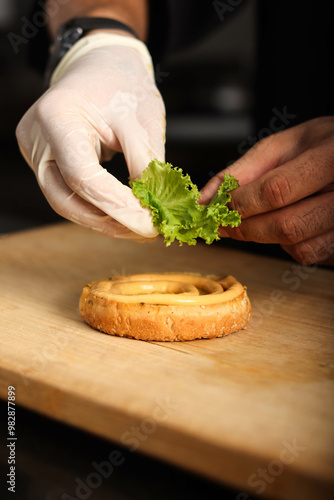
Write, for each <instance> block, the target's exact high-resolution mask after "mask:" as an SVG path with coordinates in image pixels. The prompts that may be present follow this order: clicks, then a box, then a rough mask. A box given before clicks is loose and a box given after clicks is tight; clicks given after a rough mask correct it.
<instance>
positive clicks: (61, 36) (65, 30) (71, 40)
mask: <svg viewBox="0 0 334 500" xmlns="http://www.w3.org/2000/svg"><path fill="white" fill-rule="evenodd" d="M96 29H119V30H122V31H126V32H127V33H130V34H131V35H133V36H134V37H136V38H138V39H139V37H138V35H137V34H136V33H135V32H134V31H133V30H132V29H131V28H130V27H129V26H127V25H126V24H124V23H121V22H120V21H116V19H108V18H104V17H76V18H74V19H71V20H70V21H67V22H66V23H65V24H62V25H61V26H60V27H59V28H58V31H57V35H56V38H55V40H54V43H53V46H52V48H51V53H50V57H49V60H48V62H47V66H46V71H45V84H46V85H47V86H48V85H49V82H50V78H51V75H52V73H53V71H54V69H55V67H56V66H57V64H58V63H59V61H61V59H62V58H63V57H64V55H65V54H66V52H67V51H68V50H69V49H70V48H71V47H72V46H73V45H74V44H75V43H76V42H77V41H78V40H80V38H81V37H83V36H84V35H85V34H87V33H88V32H89V31H92V30H96Z"/></svg>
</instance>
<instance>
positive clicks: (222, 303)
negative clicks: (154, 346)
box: [79, 273, 251, 341]
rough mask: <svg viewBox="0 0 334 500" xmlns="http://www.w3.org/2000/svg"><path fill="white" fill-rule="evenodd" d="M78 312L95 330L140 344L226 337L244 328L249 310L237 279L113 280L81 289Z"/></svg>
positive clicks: (151, 276)
mask: <svg viewBox="0 0 334 500" xmlns="http://www.w3.org/2000/svg"><path fill="white" fill-rule="evenodd" d="M79 308H80V313H81V316H82V318H83V319H84V321H85V322H86V323H88V325H90V326H91V327H93V328H95V329H97V330H100V331H102V332H105V333H109V334H111V335H119V336H121V337H132V338H135V339H139V340H157V341H176V340H194V339H200V338H207V339H209V338H213V337H222V336H224V335H228V334H230V333H233V332H236V331H237V330H240V329H242V328H245V327H246V325H247V323H248V321H249V318H250V316H251V304H250V301H249V298H248V296H247V292H246V287H243V286H242V285H241V284H240V283H239V282H238V281H237V280H236V279H235V278H233V276H226V277H225V278H218V277H214V278H206V277H202V276H200V275H195V274H176V273H165V274H137V275H127V276H113V277H112V278H110V279H107V280H101V281H95V282H93V283H91V284H89V285H86V286H85V287H84V288H83V291H82V294H81V297H80V302H79Z"/></svg>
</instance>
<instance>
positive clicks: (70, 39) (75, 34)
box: [59, 26, 84, 60]
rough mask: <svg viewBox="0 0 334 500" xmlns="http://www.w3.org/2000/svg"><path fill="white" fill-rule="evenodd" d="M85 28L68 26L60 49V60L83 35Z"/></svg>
mask: <svg viewBox="0 0 334 500" xmlns="http://www.w3.org/2000/svg"><path fill="white" fill-rule="evenodd" d="M83 32H84V30H83V29H82V28H80V27H79V26H77V27H75V28H67V29H66V30H65V31H64V34H63V36H62V41H61V47H60V51H59V60H60V59H61V58H62V57H63V56H64V55H65V54H66V52H67V51H68V50H69V49H70V48H71V47H72V45H74V44H75V42H77V41H78V40H79V39H80V38H81V37H82V35H83Z"/></svg>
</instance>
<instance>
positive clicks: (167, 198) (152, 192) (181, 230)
mask: <svg viewBox="0 0 334 500" xmlns="http://www.w3.org/2000/svg"><path fill="white" fill-rule="evenodd" d="M130 186H131V188H132V191H133V193H134V195H135V196H137V198H139V199H140V201H141V204H142V206H143V207H145V208H150V209H151V210H152V221H153V224H154V226H155V227H156V228H157V231H158V232H159V233H160V234H162V235H163V236H164V238H165V243H166V246H169V245H170V244H171V243H172V242H173V241H174V240H178V242H179V244H180V245H182V244H183V243H188V245H196V238H203V240H204V241H205V242H206V243H208V244H211V243H212V242H213V241H214V240H219V234H218V228H219V226H227V225H229V226H231V227H235V226H238V225H239V224H240V223H241V218H240V215H239V213H238V212H237V211H236V210H229V208H228V207H227V206H226V204H227V203H229V202H230V201H231V195H230V194H229V192H230V191H232V190H233V189H236V188H237V187H238V181H237V180H236V179H235V178H234V177H232V176H231V175H227V174H226V175H225V176H224V181H223V182H222V184H221V185H220V187H219V189H218V192H217V194H216V195H215V196H214V197H213V198H212V200H211V202H210V203H209V205H200V204H199V203H198V201H197V200H198V199H199V198H200V194H199V191H198V188H197V186H196V185H195V184H193V183H192V181H191V179H190V176H189V175H188V174H183V172H182V169H181V168H178V167H173V166H172V165H171V164H170V163H163V162H160V161H158V160H156V159H155V160H152V161H151V162H150V163H149V165H148V167H147V168H146V169H145V170H144V171H143V173H142V176H141V179H136V180H135V181H130Z"/></svg>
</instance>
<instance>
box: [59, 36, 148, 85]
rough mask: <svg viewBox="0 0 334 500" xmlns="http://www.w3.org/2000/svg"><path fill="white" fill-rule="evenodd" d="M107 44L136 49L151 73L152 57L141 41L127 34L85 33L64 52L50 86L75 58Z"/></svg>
mask: <svg viewBox="0 0 334 500" xmlns="http://www.w3.org/2000/svg"><path fill="white" fill-rule="evenodd" d="M108 45H121V46H122V47H131V48H133V49H134V50H136V51H137V52H138V53H139V54H140V55H141V56H142V58H143V59H144V62H145V65H146V68H147V69H148V71H149V72H150V73H151V74H152V75H153V64H152V59H151V56H150V53H149V51H148V50H147V47H146V45H145V44H144V43H143V42H141V41H140V40H137V39H135V38H132V37H129V36H124V35H117V34H114V33H94V34H93V35H87V36H85V37H83V38H81V39H80V40H79V41H78V42H76V43H75V44H74V45H73V47H71V48H70V50H69V51H68V52H67V53H66V54H65V56H64V57H63V58H62V60H61V61H60V62H59V64H58V65H57V66H56V68H55V70H54V72H53V73H52V76H51V79H50V87H51V86H52V85H54V84H55V83H56V82H57V81H58V80H59V79H60V78H61V76H62V75H63V73H64V72H65V71H66V69H67V68H68V67H69V66H70V65H71V64H73V63H74V62H75V61H76V60H77V59H79V58H80V57H82V56H84V55H85V54H87V53H88V52H90V51H91V50H93V49H97V48H99V47H106V46H108Z"/></svg>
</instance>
